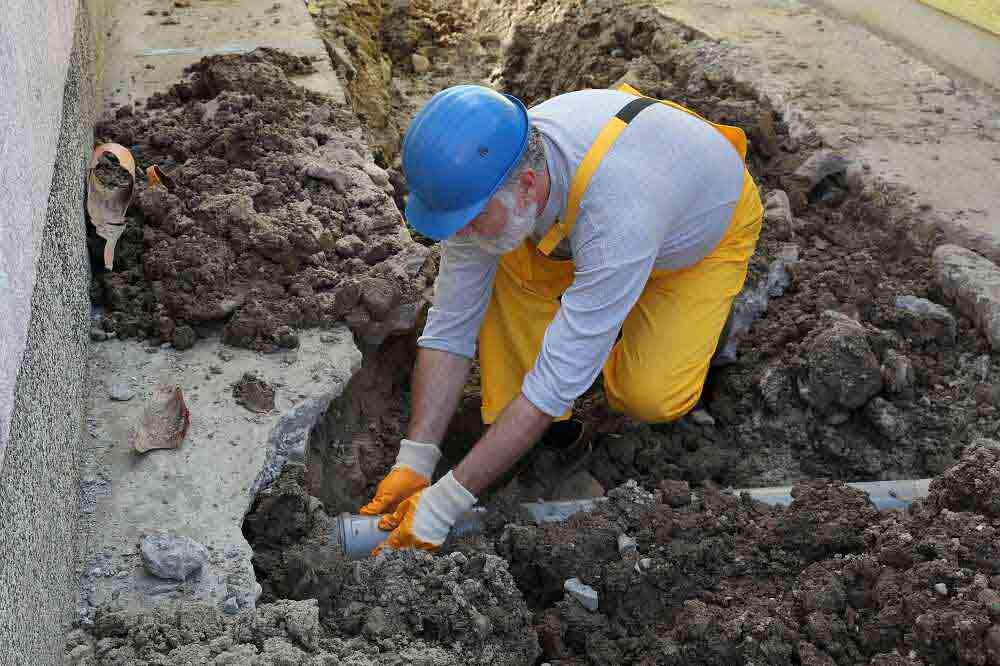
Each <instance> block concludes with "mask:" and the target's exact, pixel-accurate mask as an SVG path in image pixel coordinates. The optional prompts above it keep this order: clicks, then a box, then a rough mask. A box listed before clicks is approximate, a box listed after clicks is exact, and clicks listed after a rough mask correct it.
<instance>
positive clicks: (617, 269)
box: [521, 207, 662, 417]
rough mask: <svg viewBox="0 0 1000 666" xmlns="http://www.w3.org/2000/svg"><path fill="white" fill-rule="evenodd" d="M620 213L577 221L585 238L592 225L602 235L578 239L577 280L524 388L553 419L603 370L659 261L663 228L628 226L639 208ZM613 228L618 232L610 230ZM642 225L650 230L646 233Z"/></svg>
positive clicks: (575, 244)
mask: <svg viewBox="0 0 1000 666" xmlns="http://www.w3.org/2000/svg"><path fill="white" fill-rule="evenodd" d="M619 212H620V214H621V216H622V219H620V220H619V219H616V220H601V221H599V222H600V223H599V224H588V222H587V221H585V220H584V219H583V214H581V216H580V218H579V219H578V221H577V224H578V225H581V230H583V231H584V233H583V234H582V235H583V236H586V235H587V232H586V228H587V227H588V226H589V227H591V228H595V229H596V230H597V233H593V234H591V237H590V238H583V239H580V240H577V239H574V241H575V242H574V243H573V255H574V258H575V262H576V272H575V274H574V278H573V284H572V285H570V287H569V289H567V290H566V292H565V293H564V294H563V297H562V302H561V306H560V308H559V311H558V312H557V313H556V316H555V318H554V319H553V320H552V323H551V324H550V325H549V327H548V328H547V329H546V331H545V337H544V339H543V342H542V349H541V351H540V352H539V355H538V358H537V359H536V361H535V365H534V367H533V368H532V369H531V371H530V372H529V373H528V374H527V376H526V377H525V379H524V383H523V385H522V387H521V392H522V393H523V394H524V396H525V398H527V399H528V400H529V401H530V402H531V403H532V404H533V405H534V406H535V407H537V408H538V409H539V410H541V411H543V412H545V413H546V414H548V415H550V416H553V417H557V416H560V415H561V414H564V413H565V412H566V410H567V409H569V408H570V407H571V406H572V404H573V401H574V400H576V399H577V398H578V397H580V396H581V395H582V394H583V392H584V391H586V390H587V388H588V387H590V385H591V384H592V383H593V382H594V380H595V379H596V378H597V375H598V374H599V373H600V372H601V368H602V367H603V365H604V362H605V360H607V357H608V354H610V353H611V348H612V346H613V345H614V343H615V339H616V338H617V336H618V332H619V331H620V330H621V327H622V324H623V323H624V321H625V318H626V317H627V316H628V314H629V312H630V311H631V310H632V307H633V306H634V305H635V304H636V302H637V301H638V300H639V297H640V296H641V295H642V292H643V290H644V289H645V287H646V282H647V281H648V279H649V276H650V274H651V273H652V270H653V266H654V264H655V262H656V255H657V250H658V248H659V244H660V241H662V238H659V235H660V233H659V230H658V229H656V228H655V227H650V226H649V225H631V224H627V225H623V224H621V222H622V220H628V219H629V217H630V215H632V214H633V213H634V211H631V210H629V209H628V208H627V207H623V208H622V209H620V211H619ZM624 226H628V227H630V229H624V228H623V227H624ZM661 226H662V225H661ZM608 229H612V230H615V231H612V232H611V233H607V230H608ZM641 229H647V230H650V231H647V232H646V233H642V231H641ZM602 230H604V231H603V232H602ZM647 236H650V237H647ZM651 236H657V237H656V238H654V237H651Z"/></svg>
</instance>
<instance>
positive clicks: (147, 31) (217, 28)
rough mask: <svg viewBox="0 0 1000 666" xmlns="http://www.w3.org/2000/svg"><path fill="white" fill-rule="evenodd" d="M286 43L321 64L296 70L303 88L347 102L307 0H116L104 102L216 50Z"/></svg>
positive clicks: (132, 97)
mask: <svg viewBox="0 0 1000 666" xmlns="http://www.w3.org/2000/svg"><path fill="white" fill-rule="evenodd" d="M259 47H270V48H277V49H282V50H284V51H288V52H289V53H293V54H295V55H299V56H308V57H311V58H312V59H313V64H314V65H315V67H316V72H315V73H312V74H308V75H303V76H300V77H296V78H295V82H296V83H298V84H299V85H302V86H303V87H305V88H308V89H310V90H314V91H316V92H319V93H323V94H326V95H329V96H330V97H331V98H333V99H334V100H335V101H336V102H338V103H341V104H343V103H344V102H345V97H344V90H343V87H342V86H341V84H340V81H339V80H338V79H337V75H336V73H335V72H334V71H333V67H332V65H331V63H330V58H329V56H328V55H327V52H326V47H325V46H324V45H323V40H322V39H321V38H320V36H319V33H318V32H317V31H316V27H315V24H314V23H313V21H312V17H310V16H309V12H308V10H307V9H306V6H305V3H304V2H302V0H191V2H190V6H189V7H174V3H172V2H165V1H164V0H130V1H129V2H118V3H117V5H116V7H115V9H114V14H113V18H112V22H111V31H110V35H109V37H108V44H107V65H106V68H105V79H104V87H105V102H106V103H114V104H119V105H121V104H134V103H135V102H137V101H138V100H140V99H145V98H147V97H149V96H150V95H151V94H153V93H154V92H159V91H162V90H165V89H167V88H169V87H170V86H171V85H172V84H174V83H176V82H177V81H178V80H180V79H181V77H182V74H183V71H184V68H185V67H187V66H188V65H191V64H192V63H194V62H197V61H198V60H201V59H202V58H204V57H206V56H210V55H219V54H229V53H247V52H249V51H253V50H254V49H256V48H259Z"/></svg>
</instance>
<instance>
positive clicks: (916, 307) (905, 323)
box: [896, 296, 958, 347]
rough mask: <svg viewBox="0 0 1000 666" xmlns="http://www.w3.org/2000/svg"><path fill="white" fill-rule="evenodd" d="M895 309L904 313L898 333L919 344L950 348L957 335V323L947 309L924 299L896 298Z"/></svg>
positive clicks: (914, 297) (911, 297)
mask: <svg viewBox="0 0 1000 666" xmlns="http://www.w3.org/2000/svg"><path fill="white" fill-rule="evenodd" d="M896 307H897V308H899V309H900V310H902V312H903V313H904V314H903V316H902V317H901V319H900V323H899V330H900V332H901V333H902V334H903V335H905V336H907V337H909V338H912V339H913V340H914V341H916V342H917V343H919V344H925V343H927V342H937V343H938V344H940V345H943V346H946V347H950V346H952V345H954V344H955V339H956V336H957V335H958V323H957V322H956V321H955V317H953V316H952V314H951V313H950V312H948V308H946V307H944V306H941V305H938V304H937V303H934V302H932V301H928V300H927V299H926V298H919V297H917V296H897V297H896Z"/></svg>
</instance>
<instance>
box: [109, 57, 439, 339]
mask: <svg viewBox="0 0 1000 666" xmlns="http://www.w3.org/2000/svg"><path fill="white" fill-rule="evenodd" d="M310 68H311V64H309V63H306V62H303V61H302V60H300V59H298V58H294V57H291V56H288V55H285V54H281V53H279V52H275V51H270V50H258V51H255V52H253V53H251V54H247V55H243V56H217V57H211V58H206V59H204V60H202V61H201V62H199V63H198V64H196V65H194V66H192V68H191V69H190V71H189V77H188V79H186V80H185V81H183V82H181V83H178V84H177V85H175V86H174V87H173V88H172V89H171V90H170V91H169V92H167V93H164V94H158V95H154V96H153V97H152V98H151V99H150V100H149V102H148V104H147V105H146V109H145V110H133V109H131V108H123V109H119V111H118V112H117V114H116V115H115V117H114V118H111V119H107V120H105V121H103V122H101V123H100V124H99V125H98V127H97V131H96V133H97V138H98V140H99V141H102V142H103V141H115V142H117V143H122V144H124V145H126V146H128V147H130V149H131V150H132V153H133V155H134V157H135V159H136V162H137V165H138V166H139V168H140V170H142V171H144V170H145V168H146V167H148V166H150V165H152V164H159V165H160V166H161V168H163V169H164V170H165V171H166V172H167V173H168V174H169V175H170V177H171V178H172V180H173V183H174V187H173V189H172V190H170V191H168V190H167V189H166V188H165V187H149V185H148V183H146V181H145V180H144V179H142V180H141V182H140V183H139V187H138V195H137V197H136V201H137V203H136V205H133V206H132V207H131V209H130V211H129V213H128V228H127V230H126V232H125V235H124V236H123V238H122V239H121V241H120V242H119V244H118V252H117V257H118V260H117V261H116V271H115V272H113V273H101V274H99V275H97V276H95V288H94V290H93V296H94V300H95V301H96V302H98V303H100V304H103V305H105V306H106V307H107V311H108V312H107V315H106V317H105V319H104V321H103V325H104V327H105V329H107V330H109V331H115V332H116V333H118V335H119V336H122V337H129V336H135V337H150V338H154V339H159V340H161V341H174V342H175V343H176V342H177V338H178V337H180V338H181V340H182V342H181V344H183V345H184V346H189V345H188V344H187V343H188V342H190V337H191V336H190V332H191V330H192V329H193V330H194V331H195V332H199V331H200V332H201V333H205V332H207V331H209V330H212V328H213V327H216V328H217V327H220V326H221V327H222V329H223V337H224V339H225V341H226V342H227V343H229V344H232V345H236V346H243V347H250V348H255V349H262V350H267V349H272V348H275V347H279V346H280V347H294V346H296V344H297V337H296V334H295V330H296V329H298V328H303V327H316V326H319V327H329V326H332V325H333V324H335V323H336V322H340V321H346V322H348V324H349V325H350V326H351V327H352V328H353V329H355V330H356V331H358V332H360V333H361V334H362V335H363V336H364V337H365V338H367V339H369V341H371V342H375V343H378V342H380V341H381V340H382V339H383V338H384V337H385V335H386V334H388V333H392V332H395V331H398V330H406V329H407V328H410V327H412V323H413V320H414V319H415V317H416V315H417V313H418V310H419V307H420V304H421V303H422V300H423V295H422V293H423V291H424V289H425V287H426V285H427V282H428V278H429V275H428V274H427V273H426V272H422V267H423V265H424V260H425V259H426V257H427V250H426V249H425V248H423V247H422V246H419V245H417V244H416V243H414V242H413V241H412V240H411V239H410V237H409V234H408V233H407V232H406V229H405V227H404V226H403V225H402V223H401V218H400V215H399V212H398V210H397V209H396V207H395V204H394V203H393V201H392V197H391V196H390V193H392V191H393V190H392V186H391V185H390V184H389V180H388V176H387V174H386V173H385V171H383V170H382V169H380V168H379V167H377V166H375V164H374V163H373V162H372V161H371V160H370V158H369V157H367V156H368V151H367V149H366V147H365V144H364V143H363V141H360V140H359V139H358V136H359V134H360V130H359V129H358V125H357V120H356V119H355V117H354V116H353V114H351V113H350V111H349V110H346V109H342V108H338V107H336V106H334V105H332V104H331V103H330V101H329V100H327V99H326V98H324V97H321V96H319V95H316V94H314V93H311V92H309V91H306V90H305V89H303V88H300V87H298V86H297V85H295V84H294V82H293V81H292V77H293V76H294V75H295V74H298V73H301V72H302V71H307V70H308V69H310ZM428 270H432V269H430V268H429V269H428ZM178 346H181V345H178Z"/></svg>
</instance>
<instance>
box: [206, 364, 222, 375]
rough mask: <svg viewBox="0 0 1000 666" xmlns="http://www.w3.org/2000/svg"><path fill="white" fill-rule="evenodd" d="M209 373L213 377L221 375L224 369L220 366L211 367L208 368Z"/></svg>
mask: <svg viewBox="0 0 1000 666" xmlns="http://www.w3.org/2000/svg"><path fill="white" fill-rule="evenodd" d="M208 371H209V372H211V373H212V374H213V375H221V374H222V367H221V366H218V365H210V366H208Z"/></svg>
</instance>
